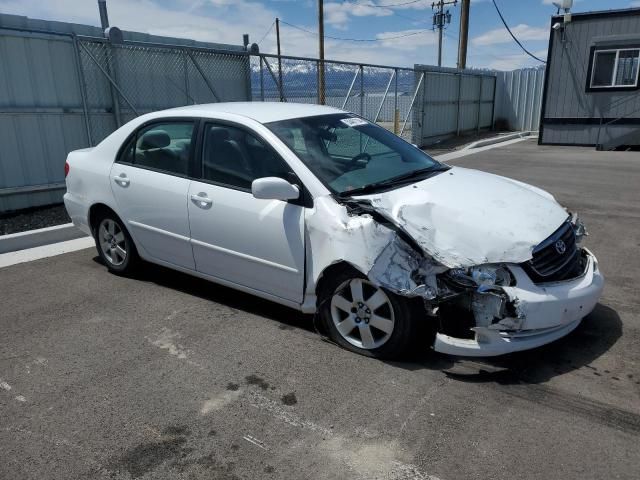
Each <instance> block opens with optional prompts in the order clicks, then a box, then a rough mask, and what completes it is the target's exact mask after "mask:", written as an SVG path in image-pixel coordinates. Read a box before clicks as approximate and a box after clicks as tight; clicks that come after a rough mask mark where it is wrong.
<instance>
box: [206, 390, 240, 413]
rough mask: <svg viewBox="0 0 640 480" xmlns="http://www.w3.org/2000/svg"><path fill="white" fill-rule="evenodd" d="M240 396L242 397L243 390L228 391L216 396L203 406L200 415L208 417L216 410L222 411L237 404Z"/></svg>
mask: <svg viewBox="0 0 640 480" xmlns="http://www.w3.org/2000/svg"><path fill="white" fill-rule="evenodd" d="M240 395H242V390H227V391H225V392H222V393H220V394H218V395H215V396H213V397H211V398H210V399H209V400H206V401H205V402H204V403H203V404H202V408H201V409H200V415H207V414H208V413H211V412H213V411H215V410H220V409H222V408H223V407H225V406H227V405H229V404H230V403H233V402H235V401H236V400H237V399H238V398H240Z"/></svg>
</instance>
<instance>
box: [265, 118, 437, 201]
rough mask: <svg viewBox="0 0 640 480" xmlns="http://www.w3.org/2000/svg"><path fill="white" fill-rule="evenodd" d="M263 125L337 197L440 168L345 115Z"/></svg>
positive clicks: (386, 134) (380, 131) (370, 125)
mask: <svg viewBox="0 0 640 480" xmlns="http://www.w3.org/2000/svg"><path fill="white" fill-rule="evenodd" d="M267 127H268V128H269V129H271V131H272V132H273V133H275V134H276V135H277V136H278V137H279V138H280V139H281V140H282V141H283V142H284V143H286V144H287V145H288V146H289V148H290V149H291V150H293V151H294V152H295V153H296V154H297V155H298V157H300V159H301V160H302V161H303V162H304V163H305V164H306V165H307V166H308V167H309V169H310V170H311V171H312V172H313V173H314V174H315V175H316V176H317V177H318V178H319V179H320V180H321V181H322V182H323V183H324V184H325V185H327V187H328V188H329V189H330V190H331V191H333V192H334V193H337V194H344V193H348V192H350V191H352V190H354V191H357V190H361V189H363V188H365V187H371V186H375V185H378V184H381V183H382V184H385V186H386V187H387V188H389V187H390V186H392V185H391V183H392V182H393V180H394V179H396V178H400V177H402V178H403V179H406V178H407V177H413V173H414V172H415V173H416V175H418V174H424V173H425V172H429V171H430V170H440V169H442V168H443V167H444V165H443V164H441V163H438V162H436V161H435V160H434V159H432V158H431V157H430V156H428V155H427V154H425V153H423V152H422V151H421V150H419V149H417V148H416V147H414V146H413V145H410V144H408V143H407V142H405V141H404V140H402V139H400V138H399V137H397V136H396V135H394V134H393V133H391V132H389V131H387V130H385V129H384V128H382V127H379V126H377V125H375V124H373V123H370V122H368V121H366V120H363V119H361V118H359V117H356V116H354V115H351V114H348V113H344V114H342V113H338V114H331V115H320V116H316V117H305V118H295V119H291V120H283V121H279V122H272V123H268V124H267ZM418 179H419V178H415V179H414V181H417V180H418ZM354 193H355V192H354Z"/></svg>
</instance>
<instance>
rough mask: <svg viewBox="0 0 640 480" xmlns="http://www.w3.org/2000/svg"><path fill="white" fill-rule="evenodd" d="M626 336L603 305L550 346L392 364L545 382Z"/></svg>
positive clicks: (465, 376) (503, 380) (472, 377)
mask: <svg viewBox="0 0 640 480" xmlns="http://www.w3.org/2000/svg"><path fill="white" fill-rule="evenodd" d="M621 335H622V321H621V320H620V316H619V315H618V313H617V312H616V311H615V310H614V309H612V308H610V307H608V306H606V305H603V304H601V303H599V304H598V305H596V308H595V309H594V310H593V312H591V313H590V314H589V315H587V316H586V317H585V318H584V320H583V321H582V323H581V324H580V325H579V326H578V327H577V328H576V329H575V330H574V331H573V332H571V333H570V334H569V335H567V336H566V337H564V338H561V339H559V340H557V341H555V342H553V343H550V344H548V345H545V346H542V347H538V348H535V349H532V350H527V351H524V352H516V353H511V354H507V355H501V356H499V357H489V358H470V357H456V356H450V355H443V354H439V353H431V354H418V356H416V357H415V358H414V359H413V361H412V362H409V363H408V364H407V363H403V362H389V363H392V364H393V365H395V366H398V367H400V368H409V369H411V370H418V369H421V368H424V369H429V370H441V371H443V372H444V373H445V374H446V375H447V376H448V377H450V378H453V379H456V380H459V381H462V382H495V383H499V384H504V385H508V384H516V383H529V384H536V383H543V382H546V381H548V380H549V379H551V378H553V377H555V376H558V375H562V374H564V373H567V372H571V371H573V370H577V369H580V368H585V367H586V368H589V369H591V370H593V372H594V374H595V375H600V373H599V372H598V371H597V369H596V368H595V367H593V366H591V364H592V363H593V362H594V361H595V360H596V359H597V358H598V357H600V356H601V355H603V354H604V353H606V352H607V351H608V350H609V349H610V348H611V347H612V346H613V345H614V344H615V343H616V341H617V340H618V339H619V338H620V336H621Z"/></svg>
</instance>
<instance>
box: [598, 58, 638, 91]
mask: <svg viewBox="0 0 640 480" xmlns="http://www.w3.org/2000/svg"><path fill="white" fill-rule="evenodd" d="M639 60H640V49H637V48H626V49H611V50H595V51H594V52H593V57H592V59H591V69H592V73H591V88H596V89H600V88H603V89H604V88H612V87H617V88H621V87H622V88H624V87H630V88H633V87H637V86H638V67H639V65H638V62H639Z"/></svg>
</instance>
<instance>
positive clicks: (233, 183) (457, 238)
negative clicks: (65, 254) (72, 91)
mask: <svg viewBox="0 0 640 480" xmlns="http://www.w3.org/2000/svg"><path fill="white" fill-rule="evenodd" d="M65 172H66V184H67V193H66V194H65V196H64V201H65V205H66V208H67V211H68V212H69V215H70V216H71V218H72V220H73V222H74V223H75V224H76V225H77V226H78V227H80V229H82V230H83V231H85V232H87V233H88V234H90V235H92V236H93V237H94V238H95V241H96V246H97V249H98V253H99V254H100V257H101V258H102V260H103V261H104V263H105V265H106V266H107V268H108V269H109V270H110V271H112V272H114V273H118V274H127V273H129V272H130V271H131V270H132V269H133V268H134V267H136V266H138V265H139V263H140V259H143V260H146V261H149V262H153V263H157V264H160V265H164V266H166V267H169V268H173V269H175V270H179V271H182V272H186V273H190V274H193V275H196V276H198V277H202V278H205V279H207V280H211V281H213V282H216V283H219V284H222V285H227V286H229V287H233V288H236V289H239V290H242V291H245V292H249V293H252V294H254V295H257V296H260V297H263V298H266V299H269V300H272V301H274V302H278V303H281V304H283V305H287V306H289V307H292V308H296V309H299V310H301V311H303V312H306V313H313V314H315V315H316V319H317V320H318V322H319V325H322V327H323V328H324V330H325V331H326V333H327V334H328V335H329V336H330V337H331V338H332V339H333V340H334V341H335V342H336V343H338V344H339V345H341V346H343V347H345V348H347V349H350V350H353V351H355V352H358V353H361V354H365V355H370V356H374V357H381V358H391V357H398V356H400V355H402V353H403V352H406V351H407V349H409V347H410V346H411V344H412V342H414V341H415V339H416V338H424V337H425V336H424V335H421V336H419V335H416V333H417V332H418V329H419V328H420V331H421V332H424V331H426V332H428V335H429V337H428V338H429V340H428V342H429V344H428V345H425V347H432V348H434V349H435V350H436V351H439V352H444V353H450V354H458V355H468V356H489V355H499V354H504V353H509V352H513V351H518V350H524V349H528V348H533V347H537V346H540V345H543V344H546V343H549V342H551V341H553V340H556V339H558V338H560V337H562V336H564V335H566V334H568V333H569V332H571V331H572V330H573V329H574V328H576V327H577V326H578V324H579V323H580V321H581V319H582V318H583V317H584V316H586V315H587V314H588V313H589V312H591V310H593V308H594V307H595V305H596V303H597V301H598V298H599V296H600V294H601V292H602V288H603V277H602V275H601V273H600V271H599V270H598V263H597V261H596V258H595V257H594V256H593V255H592V254H591V253H590V252H589V251H588V250H587V249H586V248H582V247H580V245H579V243H580V240H581V238H582V236H583V235H584V227H583V226H582V224H581V222H580V221H579V220H578V219H577V216H575V215H571V214H569V213H568V212H567V211H566V210H565V209H564V208H563V207H561V206H560V205H559V204H558V203H557V202H556V201H555V200H554V198H553V197H552V196H551V195H550V194H549V193H547V192H545V191H543V190H540V189H538V188H536V187H532V186H529V185H526V184H523V183H521V182H518V181H515V180H510V179H507V178H504V177H500V176H496V175H491V174H488V173H483V172H479V171H475V170H469V169H466V168H460V167H451V166H448V165H446V164H443V163H439V162H437V161H436V160H434V159H433V158H431V157H429V156H428V155H426V154H425V153H423V152H422V151H421V150H419V149H418V148H416V147H414V146H412V145H410V144H409V143H406V142H405V141H403V140H402V139H400V138H399V137H397V136H395V135H393V134H392V133H390V132H388V131H387V130H385V129H383V128H381V127H378V126H377V125H375V124H372V123H369V122H368V121H366V120H364V119H362V118H360V117H358V116H357V115H354V114H351V113H347V112H344V111H342V110H338V109H335V108H329V107H324V106H316V105H298V104H288V103H219V104H213V105H194V106H189V107H182V108H176V109H172V110H165V111H162V112H155V113H150V114H147V115H143V116H141V117H138V118H136V119H134V120H132V121H131V122H129V123H128V124H126V125H124V126H123V127H121V128H120V129H118V130H116V131H115V132H114V133H112V134H111V135H109V136H108V137H107V138H106V139H105V140H103V141H102V142H101V143H100V144H99V145H97V146H96V147H94V148H88V149H84V150H78V151H74V152H71V153H70V154H69V156H68V158H67V163H66V165H65ZM421 327H423V328H421Z"/></svg>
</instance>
